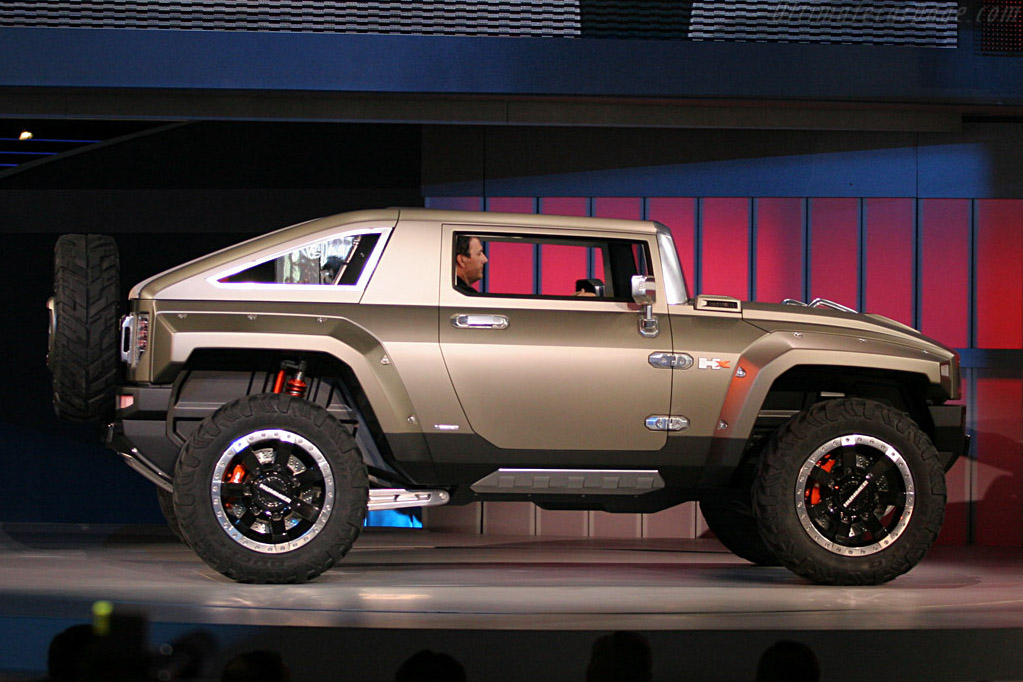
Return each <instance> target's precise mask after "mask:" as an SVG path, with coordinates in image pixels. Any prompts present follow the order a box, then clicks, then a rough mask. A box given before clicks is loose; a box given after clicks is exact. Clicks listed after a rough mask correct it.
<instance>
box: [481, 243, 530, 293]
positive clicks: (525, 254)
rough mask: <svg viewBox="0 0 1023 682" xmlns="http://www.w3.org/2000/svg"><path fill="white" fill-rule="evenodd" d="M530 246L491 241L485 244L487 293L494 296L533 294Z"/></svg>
mask: <svg viewBox="0 0 1023 682" xmlns="http://www.w3.org/2000/svg"><path fill="white" fill-rule="evenodd" d="M533 252H534V248H533V245H532V244H521V243H518V244H516V243H511V242H497V241H491V242H488V244H487V257H488V258H489V259H490V262H489V263H487V291H488V292H490V293H495V294H532V293H533V271H534V266H533Z"/></svg>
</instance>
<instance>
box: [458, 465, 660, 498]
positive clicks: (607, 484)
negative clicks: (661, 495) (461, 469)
mask: <svg viewBox="0 0 1023 682" xmlns="http://www.w3.org/2000/svg"><path fill="white" fill-rule="evenodd" d="M663 487H664V479H663V478H661V474H660V472H659V471H657V470H656V469H650V470H640V469H498V470H497V471H495V472H494V473H492V474H490V475H489V476H485V477H484V478H481V479H480V480H478V481H476V482H475V483H473V484H472V489H473V491H474V492H477V493H497V494H502V493H503V494H522V493H529V494H548V495H566V494H567V495H642V494H643V493H649V492H653V491H655V490H660V489H661V488H663Z"/></svg>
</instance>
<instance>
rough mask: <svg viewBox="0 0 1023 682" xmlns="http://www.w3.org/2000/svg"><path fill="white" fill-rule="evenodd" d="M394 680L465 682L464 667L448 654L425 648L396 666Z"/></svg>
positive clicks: (402, 681)
mask: <svg viewBox="0 0 1023 682" xmlns="http://www.w3.org/2000/svg"><path fill="white" fill-rule="evenodd" d="M394 681H395V682H466V678H465V668H464V667H463V666H462V664H461V663H459V662H458V661H457V660H455V659H454V658H453V657H451V656H449V655H448V654H445V653H441V652H438V651H430V650H429V649H425V650H423V651H420V652H418V653H415V654H413V655H412V656H410V657H409V658H408V659H407V660H406V661H405V662H404V663H402V664H401V665H400V666H399V667H398V671H397V672H396V673H395V674H394Z"/></svg>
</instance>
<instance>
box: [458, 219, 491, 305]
mask: <svg viewBox="0 0 1023 682" xmlns="http://www.w3.org/2000/svg"><path fill="white" fill-rule="evenodd" d="M486 264H487V255H486V254H485V253H483V242H481V241H480V238H479V237H474V236H471V235H465V234H460V235H458V236H457V237H456V238H455V288H456V289H458V290H459V291H461V292H462V293H463V294H469V295H470V296H471V295H475V294H478V293H479V291H477V290H476V289H475V287H473V285H474V284H475V283H476V282H478V281H480V280H481V279H483V266H485V265H486Z"/></svg>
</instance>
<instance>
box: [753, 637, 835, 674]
mask: <svg viewBox="0 0 1023 682" xmlns="http://www.w3.org/2000/svg"><path fill="white" fill-rule="evenodd" d="M820 678H821V669H820V664H819V663H818V662H817V656H816V655H815V654H814V653H813V650H812V649H810V647H808V646H807V645H805V644H803V643H802V642H794V641H792V640H788V639H783V640H780V641H778V642H775V643H774V644H772V645H771V646H769V647H767V649H766V650H765V651H764V653H763V654H761V656H760V663H758V664H757V681H756V682H819V681H820Z"/></svg>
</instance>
